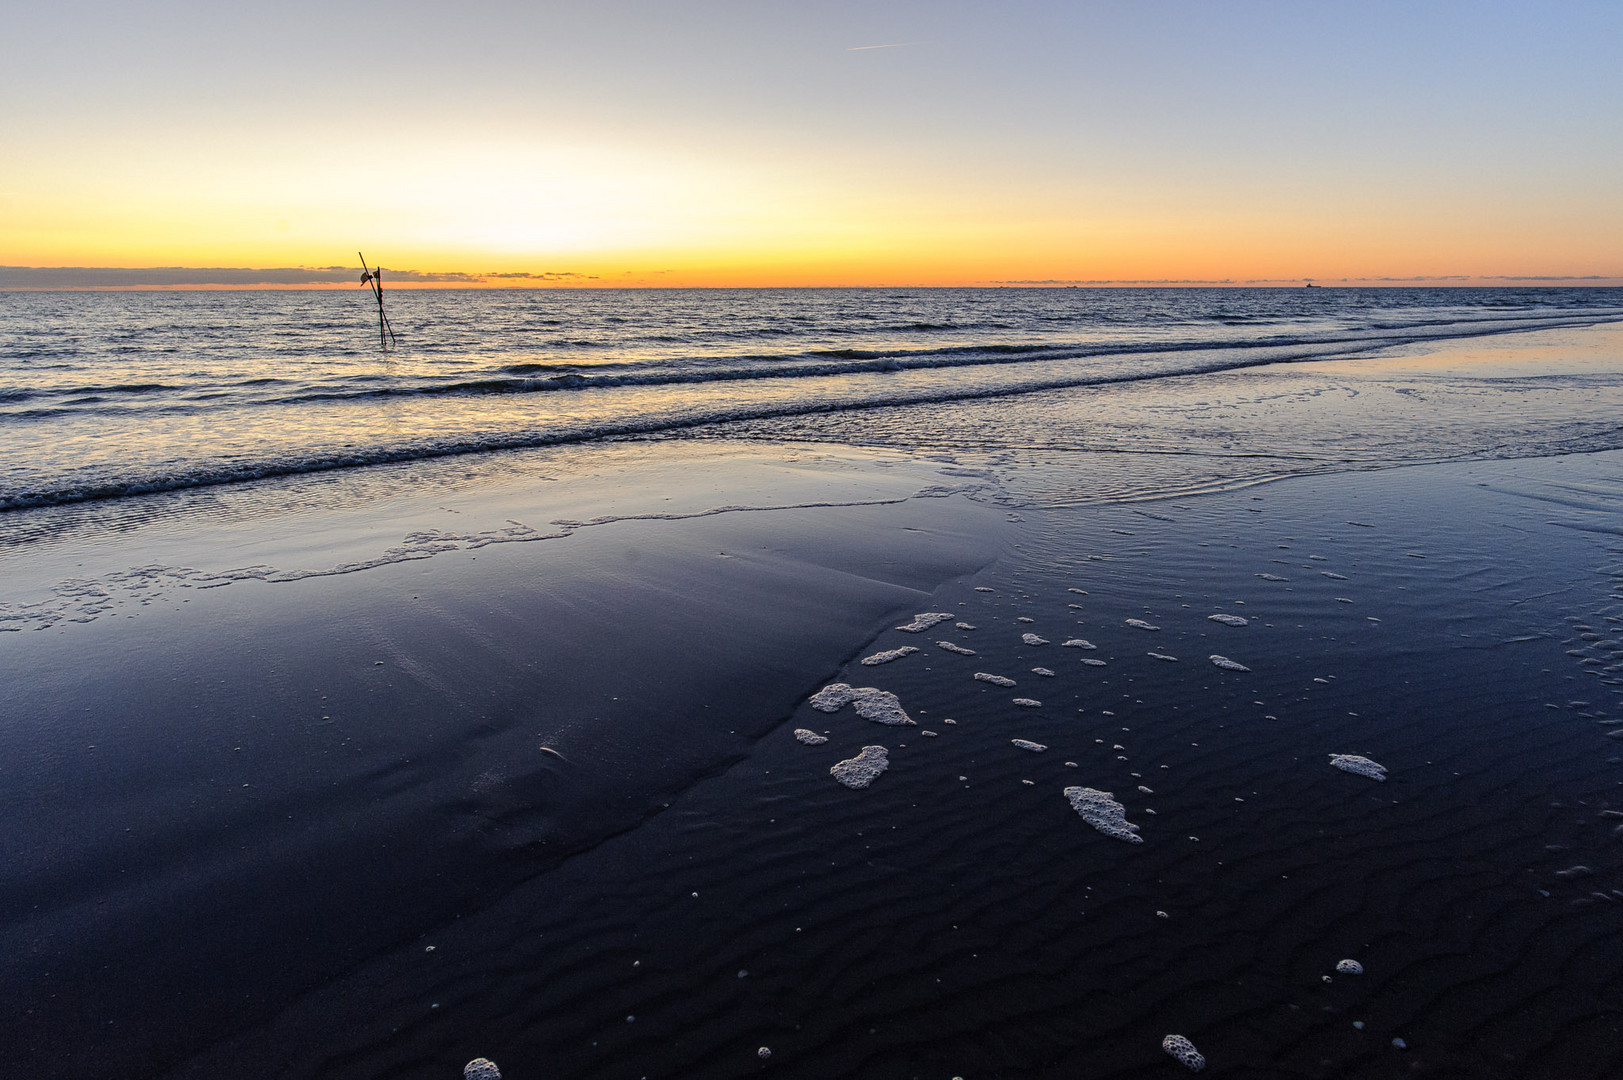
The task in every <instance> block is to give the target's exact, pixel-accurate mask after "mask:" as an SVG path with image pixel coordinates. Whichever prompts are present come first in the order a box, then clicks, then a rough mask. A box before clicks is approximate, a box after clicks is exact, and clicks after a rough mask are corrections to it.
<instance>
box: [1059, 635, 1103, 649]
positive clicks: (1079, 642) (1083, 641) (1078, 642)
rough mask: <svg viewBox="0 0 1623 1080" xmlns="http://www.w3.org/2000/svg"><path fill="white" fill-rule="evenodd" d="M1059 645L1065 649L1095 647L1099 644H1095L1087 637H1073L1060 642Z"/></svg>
mask: <svg viewBox="0 0 1623 1080" xmlns="http://www.w3.org/2000/svg"><path fill="white" fill-rule="evenodd" d="M1060 647H1061V648H1067V649H1097V648H1098V647H1099V646H1097V645H1095V644H1094V643H1093V642H1091V641H1089V640H1088V639H1087V638H1081V637H1074V638H1071V639H1070V640H1068V641H1062V642H1060Z"/></svg>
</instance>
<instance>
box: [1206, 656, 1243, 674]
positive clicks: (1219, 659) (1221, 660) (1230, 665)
mask: <svg viewBox="0 0 1623 1080" xmlns="http://www.w3.org/2000/svg"><path fill="white" fill-rule="evenodd" d="M1206 659H1208V660H1210V661H1211V662H1212V664H1213V666H1215V667H1220V668H1222V669H1223V670H1224V671H1250V670H1251V669H1250V668H1248V667H1246V666H1245V665H1244V664H1241V663H1237V662H1235V661H1233V660H1230V659H1229V658H1228V657H1226V656H1218V655H1217V654H1216V653H1212V655H1210V656H1208V657H1207V658H1206Z"/></svg>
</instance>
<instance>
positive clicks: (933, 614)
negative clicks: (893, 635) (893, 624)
mask: <svg viewBox="0 0 1623 1080" xmlns="http://www.w3.org/2000/svg"><path fill="white" fill-rule="evenodd" d="M950 618H952V615H951V614H949V613H948V612H945V611H921V612H919V613H918V614H917V615H915V616H913V621H912V622H910V623H908V624H907V625H905V626H898V627H897V628H896V629H898V630H903V631H906V632H907V633H909V634H922V633H924V631H926V630H928V629H930V627H932V626H934V625H935V624H936V623H941V622H946V621H947V620H948V619H950Z"/></svg>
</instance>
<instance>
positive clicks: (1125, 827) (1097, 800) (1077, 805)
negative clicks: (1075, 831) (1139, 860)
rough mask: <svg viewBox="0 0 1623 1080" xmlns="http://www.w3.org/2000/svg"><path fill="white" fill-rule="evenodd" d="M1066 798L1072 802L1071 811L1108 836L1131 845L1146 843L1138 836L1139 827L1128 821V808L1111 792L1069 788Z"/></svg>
mask: <svg viewBox="0 0 1623 1080" xmlns="http://www.w3.org/2000/svg"><path fill="white" fill-rule="evenodd" d="M1065 797H1066V798H1067V799H1068V800H1070V803H1071V809H1073V810H1075V811H1076V812H1077V813H1078V814H1081V815H1082V820H1083V821H1086V822H1087V823H1088V824H1089V825H1092V826H1093V827H1094V828H1095V829H1098V830H1099V831H1100V832H1102V833H1104V834H1105V835H1106V836H1111V837H1114V838H1116V839H1117V840H1125V841H1127V842H1128V843H1129V844H1142V843H1143V842H1144V838H1143V837H1142V836H1139V835H1138V826H1137V825H1134V824H1133V823H1132V822H1130V821H1128V820H1127V808H1126V807H1125V806H1123V805H1122V804H1121V803H1119V802H1117V801H1116V799H1115V796H1113V795H1112V794H1111V793H1110V792H1108V791H1100V790H1098V789H1097V788H1090V787H1068V788H1066V789H1065Z"/></svg>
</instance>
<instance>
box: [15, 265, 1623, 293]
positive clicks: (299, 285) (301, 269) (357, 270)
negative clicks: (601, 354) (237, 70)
mask: <svg viewBox="0 0 1623 1080" xmlns="http://www.w3.org/2000/svg"><path fill="white" fill-rule="evenodd" d="M384 272H385V273H386V274H387V275H388V278H387V281H388V284H389V285H390V286H391V287H394V288H403V289H413V290H416V289H425V288H426V289H512V288H528V289H576V290H578V289H604V288H641V289H661V288H663V289H680V288H690V289H796V288H801V289H805V288H834V289H839V288H845V289H860V288H874V289H884V288H948V289H950V288H1094V289H1100V288H1268V287H1276V288H1288V287H1296V288H1301V287H1305V286H1308V285H1314V286H1318V287H1324V288H1332V287H1342V288H1380V287H1405V286H1407V287H1416V286H1429V287H1443V288H1446V287H1467V288H1491V287H1495V286H1511V285H1522V286H1545V287H1560V286H1568V287H1572V286H1588V287H1592V288H1606V287H1616V286H1623V274H1618V275H1609V274H1415V275H1408V276H1399V275H1390V274H1387V275H1378V276H1377V275H1371V276H1367V277H1359V276H1346V277H1323V276H1314V277H1308V276H1302V277H1277V278H1260V277H1257V278H1233V277H1228V278H1171V277H1167V278H980V279H968V280H964V281H960V282H956V283H950V284H942V283H939V282H937V283H930V284H925V283H918V282H907V281H901V280H893V281H879V282H872V281H869V282H860V283H836V284H828V283H822V284H816V285H805V284H793V283H768V284H762V283H759V282H756V283H753V284H748V285H739V284H716V283H713V282H710V283H706V284H690V285H680V284H667V283H662V282H649V281H647V280H646V279H647V278H651V277H663V276H665V275H669V274H671V273H672V271H670V270H654V271H640V272H639V271H626V272H624V273H623V274H621V275H619V276H618V277H617V278H605V277H604V276H602V275H599V274H584V273H580V272H576V271H568V270H546V271H487V272H480V273H476V272H470V271H460V270H458V271H446V270H428V271H424V270H391V269H388V268H387V267H385V268H384ZM361 273H362V270H361V267H359V266H355V267H347V266H342V265H334V266H318V267H312V266H297V267H268V268H255V267H220V266H212V267H187V266H144V267H108V266H15V265H0V291H7V292H109V291H191V290H234V289H236V290H241V289H257V290H287V289H292V290H312V291H325V290H331V289H341V288H346V287H348V288H358V287H359V282H360V275H361ZM627 279H630V280H627Z"/></svg>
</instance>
